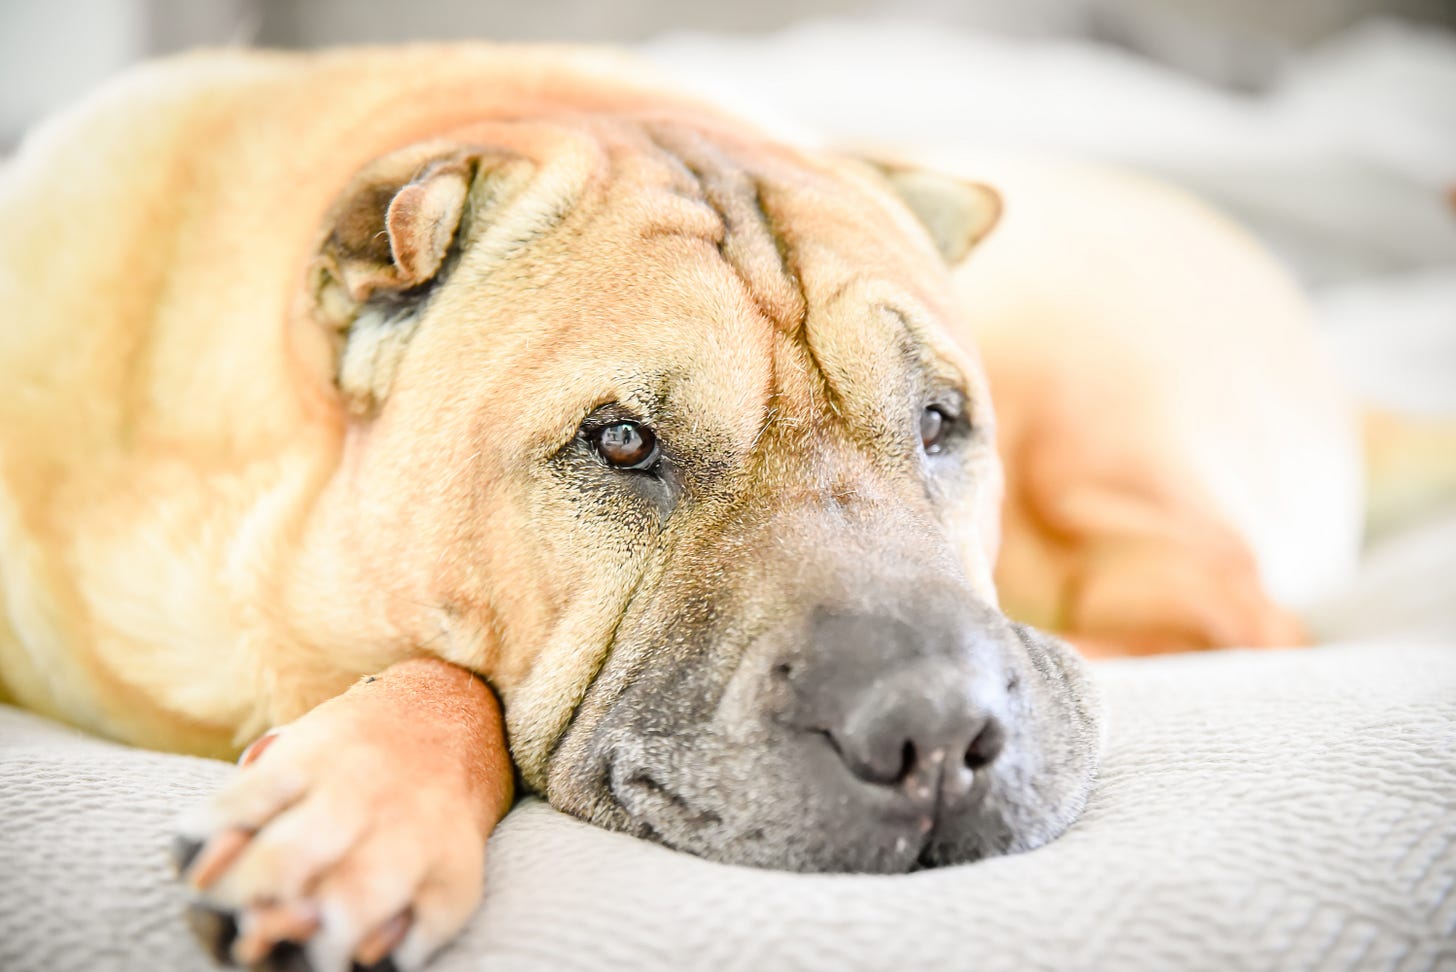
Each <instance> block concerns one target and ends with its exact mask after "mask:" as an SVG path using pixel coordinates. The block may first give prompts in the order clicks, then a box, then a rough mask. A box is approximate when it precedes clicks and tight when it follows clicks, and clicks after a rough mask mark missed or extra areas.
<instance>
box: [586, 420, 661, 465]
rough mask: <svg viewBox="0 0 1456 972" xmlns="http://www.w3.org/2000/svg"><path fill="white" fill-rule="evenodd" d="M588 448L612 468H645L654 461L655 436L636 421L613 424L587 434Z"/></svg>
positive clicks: (655, 453) (655, 454) (655, 459)
mask: <svg viewBox="0 0 1456 972" xmlns="http://www.w3.org/2000/svg"><path fill="white" fill-rule="evenodd" d="M588 437H589V438H590V440H591V444H592V448H593V449H595V450H596V451H597V455H599V456H601V457H602V461H603V462H605V463H606V464H607V465H609V466H611V467H613V468H615V469H649V468H651V467H652V465H653V463H655V462H657V436H656V435H654V434H653V433H652V430H651V429H649V428H647V426H645V425H640V424H638V423H636V422H613V423H612V424H611V425H603V426H601V427H600V428H597V429H593V430H591V431H590V432H589V433H588Z"/></svg>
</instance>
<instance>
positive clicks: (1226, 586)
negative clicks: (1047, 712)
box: [997, 467, 1306, 657]
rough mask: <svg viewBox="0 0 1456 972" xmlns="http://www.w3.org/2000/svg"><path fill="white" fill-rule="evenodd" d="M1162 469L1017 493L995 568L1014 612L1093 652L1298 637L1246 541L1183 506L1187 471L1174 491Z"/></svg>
mask: <svg viewBox="0 0 1456 972" xmlns="http://www.w3.org/2000/svg"><path fill="white" fill-rule="evenodd" d="M1033 472H1034V471H1033ZM1166 476H1167V472H1166V470H1164V471H1163V472H1162V473H1161V475H1160V476H1153V475H1151V474H1149V475H1146V476H1139V475H1138V471H1137V469H1136V468H1135V467H1132V468H1128V467H1124V468H1123V469H1121V470H1120V475H1119V476H1118V477H1117V478H1107V479H1101V478H1099V477H1097V476H1096V475H1094V474H1091V473H1087V472H1085V471H1084V472H1082V473H1081V474H1080V475H1079V476H1075V477H1074V476H1066V477H1059V478H1058V479H1057V480H1055V481H1054V483H1043V484H1040V488H1038V487H1036V486H1033V485H1031V484H1027V483H1025V482H1023V483H1022V484H1021V487H1022V488H1019V489H1016V490H1013V491H1011V495H1009V496H1008V503H1007V509H1006V515H1007V518H1008V531H1007V532H1008V543H1007V544H1006V546H1005V548H1004V550H1003V559H1002V562H1001V563H1000V564H999V565H998V569H997V581H998V584H999V585H1000V588H1001V591H1002V597H1003V601H1004V603H1005V606H1006V609H1007V610H1008V612H1010V613H1012V615H1013V616H1017V617H1024V618H1026V619H1027V620H1029V621H1030V622H1031V623H1034V624H1039V625H1041V626H1044V627H1046V628H1048V629H1050V630H1052V631H1055V632H1057V633H1058V634H1059V635H1061V636H1062V637H1063V638H1065V639H1066V640H1068V641H1070V642H1072V643H1073V644H1075V645H1076V646H1077V647H1078V648H1080V649H1081V650H1082V651H1083V653H1084V654H1087V655H1089V656H1092V657H1110V656H1114V655H1138V654H1152V653H1156V652H1167V651H1188V650H1194V649H1201V648H1223V647H1246V648H1259V647H1290V646H1293V645H1298V644H1303V643H1304V642H1305V640H1306V638H1305V634H1304V631H1303V629H1302V627H1301V626H1300V624H1299V622H1298V621H1297V620H1296V619H1295V618H1294V616H1293V615H1292V614H1290V613H1289V612H1287V611H1285V610H1284V609H1283V608H1281V607H1280V606H1279V605H1278V604H1276V603H1275V602H1274V601H1273V600H1272V599H1271V598H1270V597H1269V595H1268V593H1267V592H1266V591H1265V589H1264V586H1263V583H1262V580H1261V578H1260V575H1259V568H1258V564H1257V563H1256V561H1255V559H1254V556H1253V553H1252V552H1251V551H1250V550H1249V547H1248V545H1247V544H1246V543H1245V542H1244V541H1243V539H1242V538H1241V537H1240V536H1239V535H1238V533H1237V532H1236V531H1235V530H1234V529H1233V527H1231V526H1229V525H1228V524H1226V523H1224V522H1223V521H1222V520H1220V519H1219V518H1218V517H1217V516H1216V515H1213V514H1211V513H1210V512H1209V511H1208V510H1206V509H1203V508H1201V507H1200V506H1199V505H1198V504H1195V503H1190V502H1188V501H1187V496H1188V495H1189V494H1190V493H1192V492H1193V491H1194V489H1195V485H1196V484H1194V483H1192V481H1191V478H1190V481H1189V482H1188V483H1187V484H1186V489H1179V488H1178V484H1177V483H1176V482H1175V483H1173V484H1172V486H1173V488H1167V487H1168V484H1167V483H1166V482H1165V481H1164V480H1165V479H1166Z"/></svg>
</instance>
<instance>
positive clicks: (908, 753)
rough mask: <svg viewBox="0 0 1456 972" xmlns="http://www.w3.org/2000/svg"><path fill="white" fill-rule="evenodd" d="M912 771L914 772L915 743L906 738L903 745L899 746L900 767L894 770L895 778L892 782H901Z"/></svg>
mask: <svg viewBox="0 0 1456 972" xmlns="http://www.w3.org/2000/svg"><path fill="white" fill-rule="evenodd" d="M913 772H915V743H914V742H913V741H911V740H909V739H907V740H905V745H904V746H902V747H900V768H899V770H897V771H896V773H895V779H894V780H893V781H892V782H895V783H903V782H905V780H906V779H907V778H908V777H909V776H910V774H911V773H913Z"/></svg>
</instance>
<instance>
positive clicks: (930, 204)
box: [870, 162, 1001, 266]
mask: <svg viewBox="0 0 1456 972" xmlns="http://www.w3.org/2000/svg"><path fill="white" fill-rule="evenodd" d="M870 164H871V165H872V166H873V167H874V169H875V170H876V171H877V172H878V173H879V175H880V177H881V178H882V179H884V181H885V182H886V183H888V184H889V186H890V189H891V190H892V191H893V192H894V193H895V195H896V196H899V197H900V201H901V202H903V203H904V204H905V206H906V208H908V209H909V210H910V212H911V213H913V214H914V215H915V218H916V219H918V220H920V222H921V224H923V225H924V226H925V229H926V230H927V231H928V232H929V233H930V238H931V240H932V241H934V243H935V246H936V248H937V249H938V250H940V255H941V256H942V257H944V258H945V262H946V263H948V264H950V265H951V266H956V265H958V264H959V263H960V262H961V261H963V260H964V259H965V258H966V257H967V256H968V255H969V254H970V252H971V250H972V249H974V248H975V246H976V244H977V243H979V242H981V240H983V239H984V238H985V237H986V234H987V233H989V232H991V230H992V229H993V228H995V226H996V222H997V220H999V219H1000V218H1001V194H1000V193H999V192H997V191H996V190H995V189H992V188H991V187H990V186H988V185H985V184H984V183H980V182H972V181H969V180H966V179H957V178H955V177H954V176H948V175H942V174H941V173H939V172H931V171H928V170H925V169H916V168H910V167H907V166H899V165H893V164H886V163H881V162H872V163H870Z"/></svg>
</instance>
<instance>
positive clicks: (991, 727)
mask: <svg viewBox="0 0 1456 972" xmlns="http://www.w3.org/2000/svg"><path fill="white" fill-rule="evenodd" d="M1005 744H1006V733H1005V732H1004V731H1003V730H1002V728H1001V723H999V722H997V721H996V720H995V719H987V720H986V724H985V725H984V726H982V727H981V731H980V732H978V733H976V738H974V739H972V740H971V744H970V745H969V746H967V747H966V768H967V769H972V770H978V769H980V768H981V767H983V766H985V765H986V764H988V763H990V762H991V760H993V759H995V758H996V757H997V756H999V755H1000V754H1001V749H1002V747H1003V746H1004V745H1005Z"/></svg>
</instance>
